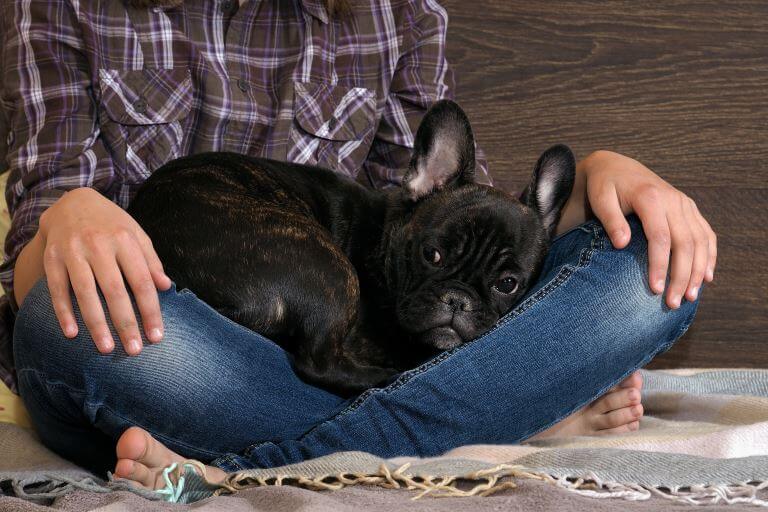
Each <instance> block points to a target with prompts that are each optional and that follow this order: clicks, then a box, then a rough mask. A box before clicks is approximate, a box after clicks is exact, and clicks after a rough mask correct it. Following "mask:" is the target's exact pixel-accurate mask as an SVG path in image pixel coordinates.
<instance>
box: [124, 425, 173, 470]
mask: <svg viewBox="0 0 768 512" xmlns="http://www.w3.org/2000/svg"><path fill="white" fill-rule="evenodd" d="M116 451H117V458H118V459H132V460H135V461H137V462H140V463H141V464H143V465H145V466H147V467H150V468H159V467H165V466H168V465H169V464H171V463H173V462H181V461H182V460H184V459H183V457H181V456H180V455H177V454H176V453H174V452H172V451H171V450H169V449H168V448H166V447H165V445H163V444H162V443H161V442H160V441H158V440H156V439H155V438H154V437H152V436H151V435H150V434H149V432H147V431H146V430H143V429H141V428H139V427H130V428H129V429H128V430H126V431H125V432H123V435H122V436H120V439H119V440H118V441H117V449H116Z"/></svg>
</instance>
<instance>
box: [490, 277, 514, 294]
mask: <svg viewBox="0 0 768 512" xmlns="http://www.w3.org/2000/svg"><path fill="white" fill-rule="evenodd" d="M493 287H494V288H496V290H498V291H499V292H500V293H503V294H505V295H509V294H510V293H514V292H515V290H517V279H515V278H514V277H505V278H504V279H499V280H498V281H496V284H495V285H493Z"/></svg>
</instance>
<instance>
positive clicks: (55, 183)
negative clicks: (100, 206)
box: [0, 0, 114, 309]
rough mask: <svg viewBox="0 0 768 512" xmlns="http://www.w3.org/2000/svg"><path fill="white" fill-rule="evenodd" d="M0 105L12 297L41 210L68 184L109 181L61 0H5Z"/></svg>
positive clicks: (5, 275)
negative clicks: (5, 137)
mask: <svg viewBox="0 0 768 512" xmlns="http://www.w3.org/2000/svg"><path fill="white" fill-rule="evenodd" d="M2 15H3V16H5V17H6V21H5V23H4V24H3V34H2V37H3V39H2V51H3V58H2V59H0V62H2V65H3V67H2V73H3V75H2V76H3V85H2V95H1V98H2V107H3V110H4V112H5V115H6V119H7V122H8V130H9V133H8V140H7V143H8V153H7V155H6V160H5V163H6V164H7V166H8V169H9V171H10V175H9V177H8V186H7V188H6V192H5V197H6V201H7V203H8V211H9V213H10V214H11V217H12V221H11V227H10V231H9V232H8V235H7V236H6V239H5V246H4V261H3V263H2V265H0V284H2V287H3V288H4V289H5V291H6V293H7V294H8V295H9V297H11V303H12V304H13V306H14V309H15V307H16V304H15V300H14V299H13V268H14V265H15V263H16V258H17V257H18V255H19V253H20V252H21V250H22V248H23V247H24V246H25V245H26V244H27V243H28V242H29V241H30V239H32V237H33V236H34V235H35V233H36V232H37V227H38V221H39V218H40V215H41V214H42V213H43V211H45V210H46V209H47V208H48V207H49V206H51V205H52V204H53V203H54V202H55V201H56V200H57V199H59V198H60V197H61V196H62V195H63V194H64V193H65V192H66V191H68V190H72V189H74V188H78V187H92V188H95V189H96V190H99V191H100V192H102V193H104V191H105V190H106V189H107V188H108V187H109V185H110V184H111V182H112V180H113V176H114V174H113V173H114V164H113V163H112V159H111V157H110V155H109V152H108V151H107V149H106V148H105V147H104V145H103V142H101V140H100V138H99V129H98V122H97V110H96V104H95V100H94V98H93V94H92V82H91V73H90V66H89V64H88V62H87V60H86V58H85V56H84V52H85V44H84V42H83V36H82V34H81V31H80V26H79V24H78V21H77V16H76V13H75V12H74V10H73V8H72V6H71V4H70V3H69V2H67V1H64V0H59V1H36V0H34V1H33V0H17V1H14V2H4V3H3V12H2Z"/></svg>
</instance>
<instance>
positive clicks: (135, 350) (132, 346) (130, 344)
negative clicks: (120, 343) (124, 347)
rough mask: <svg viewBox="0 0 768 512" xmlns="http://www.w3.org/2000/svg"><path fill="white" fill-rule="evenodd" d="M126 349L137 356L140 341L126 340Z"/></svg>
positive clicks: (134, 339) (139, 349) (139, 350)
mask: <svg viewBox="0 0 768 512" xmlns="http://www.w3.org/2000/svg"><path fill="white" fill-rule="evenodd" d="M128 347H129V348H130V349H131V350H130V351H131V352H132V353H134V354H138V353H139V352H141V341H139V340H137V339H136V338H132V339H130V340H128Z"/></svg>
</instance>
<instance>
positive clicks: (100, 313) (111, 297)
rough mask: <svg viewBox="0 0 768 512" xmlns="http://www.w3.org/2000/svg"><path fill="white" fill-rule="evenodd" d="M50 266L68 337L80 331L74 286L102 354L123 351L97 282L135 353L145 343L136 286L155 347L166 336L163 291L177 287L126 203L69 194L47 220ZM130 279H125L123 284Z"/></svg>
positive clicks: (46, 261)
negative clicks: (117, 347) (114, 336)
mask: <svg viewBox="0 0 768 512" xmlns="http://www.w3.org/2000/svg"><path fill="white" fill-rule="evenodd" d="M38 233H39V235H40V236H41V237H42V240H43V247H44V250H43V266H44V269H45V275H46V277H47V280H48V289H49V290H50V292H51V299H52V302H53V308H54V311H55V312H56V317H57V318H58V320H59V324H60V325H61V328H62V330H63V331H64V335H65V336H67V337H68V338H73V337H75V336H76V335H77V332H78V327H77V323H76V322H75V316H74V313H73V309H72V301H71V300H70V291H69V289H70V283H71V286H72V289H73V290H74V292H75V298H76V299H77V303H78V305H79V307H80V312H81V314H82V317H83V320H84V322H85V325H86V327H87V328H88V331H89V332H90V333H91V336H92V338H93V340H94V343H95V344H96V347H97V349H98V350H99V352H102V353H109V352H111V351H112V350H113V349H114V347H115V342H114V340H113V339H112V335H111V333H110V330H109V327H108V324H107V321H106V317H105V313H104V310H103V308H102V305H101V301H100V300H99V295H98V293H97V289H96V284H97V283H98V286H99V288H100V289H101V291H102V293H103V294H104V298H105V299H106V302H107V308H108V310H109V316H110V318H111V320H112V324H113V325H114V326H115V329H116V330H117V332H118V335H119V337H120V341H121V342H122V344H123V347H125V351H126V352H127V353H128V354H131V355H136V354H138V353H139V352H141V348H142V342H141V335H140V333H139V327H138V322H137V321H136V316H135V314H134V310H133V305H132V304H131V300H130V297H129V295H128V292H127V290H126V287H125V281H127V282H128V285H129V286H130V288H131V290H132V291H133V295H134V297H135V299H136V304H137V306H138V310H139V312H140V314H141V319H142V323H143V325H144V332H145V334H146V337H147V339H148V340H149V341H150V342H154V343H157V342H159V341H160V340H161V339H162V337H163V320H162V317H161V314H160V303H159V300H158V295H157V290H158V289H160V290H166V289H168V288H169V287H170V286H171V280H170V278H169V277H168V276H167V275H165V273H164V272H163V266H162V264H161V263H160V258H158V256H157V254H156V253H155V250H154V249H153V248H152V242H151V241H150V239H149V237H148V236H147V235H146V233H144V231H143V230H142V229H141V227H140V226H139V225H138V223H136V221H135V220H134V219H133V218H132V217H131V216H130V215H128V213H126V212H125V211H124V210H123V209H121V208H120V207H119V206H117V205H116V204H114V203H113V202H111V201H110V200H108V199H107V198H105V197H104V196H102V195H101V194H99V193H98V192H96V191H95V190H93V189H90V188H79V189H75V190H73V191H71V192H67V193H66V194H64V196H62V197H61V198H60V199H59V200H58V201H56V203H54V204H53V205H52V206H51V207H50V208H48V209H47V210H46V211H45V212H44V213H43V214H42V216H41V217H40V227H39V231H38ZM123 276H125V281H124V279H123Z"/></svg>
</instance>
